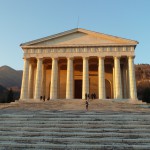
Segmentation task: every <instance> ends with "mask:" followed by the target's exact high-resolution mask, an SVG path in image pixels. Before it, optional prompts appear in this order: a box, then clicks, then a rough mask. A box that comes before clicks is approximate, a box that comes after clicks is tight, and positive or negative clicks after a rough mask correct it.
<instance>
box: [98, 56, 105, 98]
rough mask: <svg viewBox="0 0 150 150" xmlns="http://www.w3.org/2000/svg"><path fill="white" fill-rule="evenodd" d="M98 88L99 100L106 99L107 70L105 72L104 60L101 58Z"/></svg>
mask: <svg viewBox="0 0 150 150" xmlns="http://www.w3.org/2000/svg"><path fill="white" fill-rule="evenodd" d="M98 86H99V88H98V89H99V99H105V98H106V92H105V70H104V58H102V57H99V66H98Z"/></svg>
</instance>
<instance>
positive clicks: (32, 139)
mask: <svg viewBox="0 0 150 150" xmlns="http://www.w3.org/2000/svg"><path fill="white" fill-rule="evenodd" d="M9 141H11V143H30V144H31V143H32V144H35V143H53V144H55V143H59V144H69V143H70V144H71V143H79V144H80V143H87V144H96V143H101V144H106V145H109V144H111V143H113V144H119V143H120V144H121V143H128V144H137V145H142V144H149V143H150V139H146V138H137V139H132V138H128V139H125V138H114V137H103V138H90V137H89V138H86V137H83V138H81V137H50V136H37V137H34V136H31V137H13V136H8V137H7V136H4V137H3V138H0V144H3V143H5V142H9Z"/></svg>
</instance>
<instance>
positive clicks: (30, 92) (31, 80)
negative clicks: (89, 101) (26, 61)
mask: <svg viewBox="0 0 150 150" xmlns="http://www.w3.org/2000/svg"><path fill="white" fill-rule="evenodd" d="M33 75H34V68H33V64H32V63H30V66H29V88H28V98H32V97H33V80H34V77H33Z"/></svg>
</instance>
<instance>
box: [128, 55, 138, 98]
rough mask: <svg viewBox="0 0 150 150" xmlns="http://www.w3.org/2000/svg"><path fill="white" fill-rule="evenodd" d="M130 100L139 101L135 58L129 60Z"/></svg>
mask: <svg viewBox="0 0 150 150" xmlns="http://www.w3.org/2000/svg"><path fill="white" fill-rule="evenodd" d="M128 68H129V89H130V91H129V92H130V99H134V100H135V99H137V91H136V80H135V69H134V58H133V57H129V58H128Z"/></svg>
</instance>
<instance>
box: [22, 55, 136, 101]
mask: <svg viewBox="0 0 150 150" xmlns="http://www.w3.org/2000/svg"><path fill="white" fill-rule="evenodd" d="M104 59H105V58H104V57H99V58H98V98H99V99H106V91H105V65H104ZM73 60H74V59H73V57H69V58H67V78H66V99H73V98H74V91H73V90H74V88H73V85H74V84H73V83H74V78H73V71H74V68H73ZM42 64H43V59H42V58H37V69H36V80H35V87H34V89H33V82H32V81H33V76H32V74H33V65H31V64H30V62H29V59H24V70H23V77H22V87H21V96H20V99H21V100H24V99H28V98H29V97H31V95H33V93H34V96H33V97H34V99H40V96H41V93H42V90H43V88H44V87H43V83H44V78H43V76H44V74H45V73H44V69H43V67H42V66H43V65H42ZM58 76H59V74H58V58H52V70H51V85H50V86H51V87H50V99H57V98H58ZM128 78H129V98H130V99H131V100H135V99H137V93H136V80H135V71H134V57H132V56H129V57H128ZM113 83H114V84H113V85H114V86H113V88H114V90H113V91H114V98H115V99H122V98H123V92H122V79H121V68H120V57H114V71H113ZM33 90H35V91H34V92H33ZM85 93H89V61H88V57H83V74H82V99H85Z"/></svg>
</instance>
